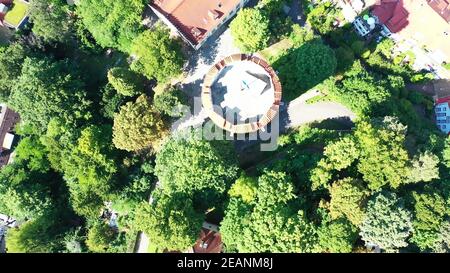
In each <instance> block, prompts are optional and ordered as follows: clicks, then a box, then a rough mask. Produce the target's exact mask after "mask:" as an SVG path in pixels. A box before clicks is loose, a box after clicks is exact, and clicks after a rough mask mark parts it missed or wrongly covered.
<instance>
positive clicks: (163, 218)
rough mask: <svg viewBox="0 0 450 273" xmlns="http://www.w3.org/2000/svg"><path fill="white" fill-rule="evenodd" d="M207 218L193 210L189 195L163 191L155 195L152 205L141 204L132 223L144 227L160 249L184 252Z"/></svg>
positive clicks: (192, 242)
mask: <svg viewBox="0 0 450 273" xmlns="http://www.w3.org/2000/svg"><path fill="white" fill-rule="evenodd" d="M204 218H205V216H204V215H203V214H202V213H198V212H196V211H195V210H194V207H193V204H192V200H191V199H190V198H189V197H188V196H186V195H184V194H180V193H174V194H172V195H170V196H169V195H166V194H163V193H161V194H157V195H156V196H155V201H154V203H153V204H148V203H142V204H141V205H140V206H138V208H137V211H136V214H135V222H134V225H133V226H134V228H135V229H137V230H142V231H143V232H144V233H145V234H146V235H147V236H148V237H149V239H150V241H151V242H152V244H153V245H154V246H156V247H157V248H158V249H160V250H166V249H167V250H178V251H184V250H186V249H188V248H189V247H192V246H194V244H195V242H196V241H197V239H198V236H199V234H200V230H201V227H202V223H203V221H204Z"/></svg>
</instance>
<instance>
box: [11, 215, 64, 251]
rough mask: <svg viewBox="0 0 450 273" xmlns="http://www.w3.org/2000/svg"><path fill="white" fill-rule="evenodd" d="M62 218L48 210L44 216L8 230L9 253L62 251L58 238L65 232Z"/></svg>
mask: <svg viewBox="0 0 450 273" xmlns="http://www.w3.org/2000/svg"><path fill="white" fill-rule="evenodd" d="M62 217H63V216H62V215H61V214H60V213H58V212H56V211H54V210H49V211H47V212H46V213H45V214H43V215H41V216H39V217H36V218H34V219H32V220H30V221H27V222H25V223H23V224H21V225H20V226H19V227H18V228H13V229H9V230H8V235H7V236H8V237H7V238H8V239H7V243H6V244H7V248H8V252H9V253H55V252H59V251H61V250H62V249H63V244H62V241H61V240H60V238H61V237H62V236H63V235H64V234H65V232H66V231H67V227H68V225H67V223H66V220H64V219H63V218H62Z"/></svg>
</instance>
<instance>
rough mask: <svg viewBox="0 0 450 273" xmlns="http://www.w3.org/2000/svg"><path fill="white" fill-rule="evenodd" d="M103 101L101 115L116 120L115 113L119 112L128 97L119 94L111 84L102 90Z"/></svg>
mask: <svg viewBox="0 0 450 273" xmlns="http://www.w3.org/2000/svg"><path fill="white" fill-rule="evenodd" d="M101 93H102V101H101V102H100V105H101V107H102V108H101V110H100V113H101V114H102V116H103V117H105V118H107V119H111V120H112V119H114V113H116V112H119V110H120V106H122V105H123V104H124V103H125V101H126V100H125V99H126V96H124V95H121V94H119V93H117V91H116V90H115V89H114V87H112V85H111V84H107V85H105V86H104V87H103V88H102V89H101Z"/></svg>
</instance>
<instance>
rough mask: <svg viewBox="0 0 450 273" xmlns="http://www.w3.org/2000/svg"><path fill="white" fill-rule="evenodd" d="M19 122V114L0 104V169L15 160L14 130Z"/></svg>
mask: <svg viewBox="0 0 450 273" xmlns="http://www.w3.org/2000/svg"><path fill="white" fill-rule="evenodd" d="M18 122H19V114H17V113H16V112H14V111H13V110H11V109H9V108H7V107H6V105H4V104H0V143H1V145H2V146H1V147H0V168H2V167H3V166H5V165H7V164H9V163H11V162H12V160H13V157H14V156H13V155H14V153H13V142H14V138H15V136H14V134H13V130H14V127H15V125H16V124H17V123H18Z"/></svg>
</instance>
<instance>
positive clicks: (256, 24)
mask: <svg viewBox="0 0 450 273" xmlns="http://www.w3.org/2000/svg"><path fill="white" fill-rule="evenodd" d="M269 25H270V21H269V18H268V16H267V15H266V13H265V12H264V11H263V10H262V9H258V8H244V9H242V10H241V11H239V12H238V14H237V16H236V18H235V19H234V20H233V21H232V22H231V24H230V30H231V35H232V36H233V41H234V43H235V45H236V46H237V47H238V48H239V49H240V50H242V51H243V52H246V53H253V52H257V51H259V50H261V49H264V48H265V47H267V44H268V42H269V39H270V31H269Z"/></svg>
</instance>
